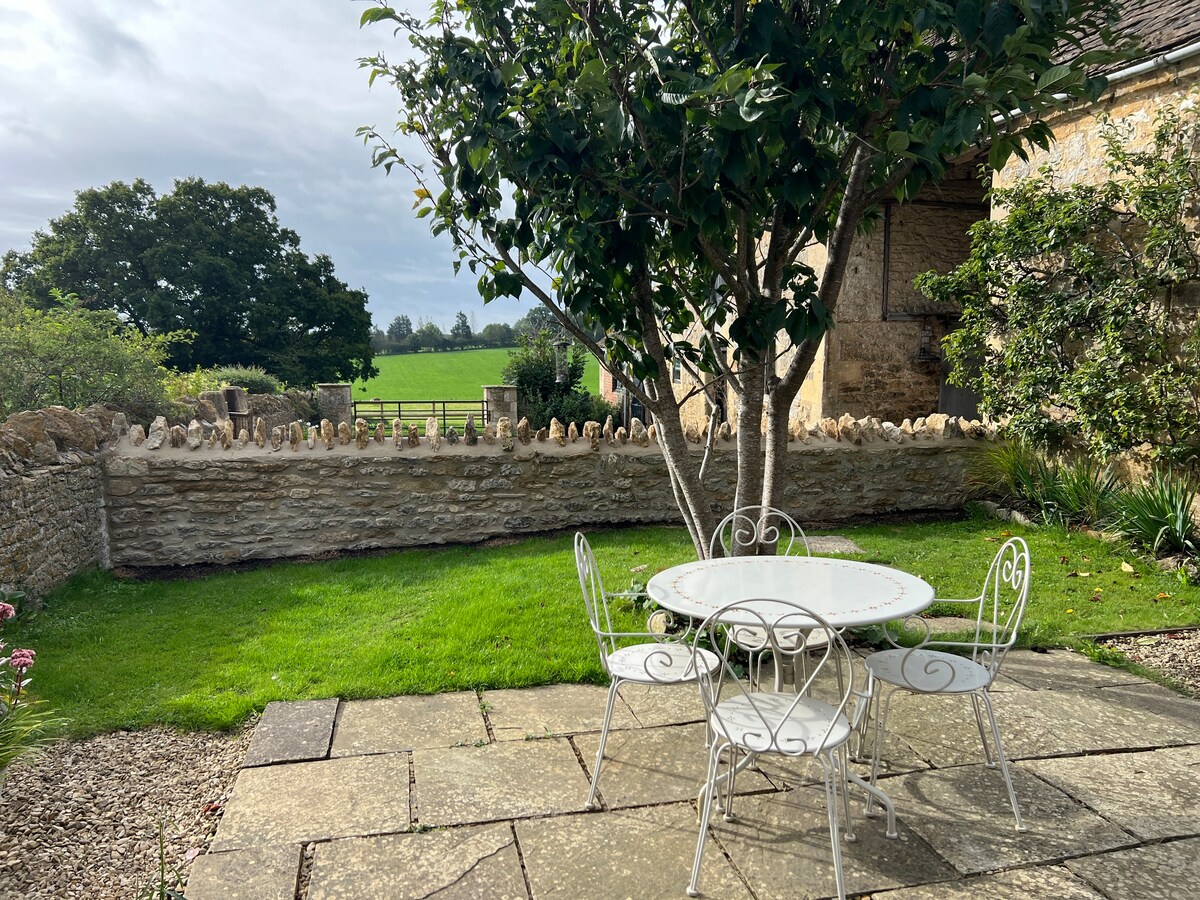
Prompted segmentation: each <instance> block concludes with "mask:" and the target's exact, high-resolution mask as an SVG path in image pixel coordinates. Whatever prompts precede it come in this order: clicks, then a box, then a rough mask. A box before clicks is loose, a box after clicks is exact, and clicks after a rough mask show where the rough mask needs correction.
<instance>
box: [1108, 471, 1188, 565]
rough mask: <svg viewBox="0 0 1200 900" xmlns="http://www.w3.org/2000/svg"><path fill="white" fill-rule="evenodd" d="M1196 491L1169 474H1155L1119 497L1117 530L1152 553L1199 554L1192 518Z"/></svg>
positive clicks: (1176, 476)
mask: <svg viewBox="0 0 1200 900" xmlns="http://www.w3.org/2000/svg"><path fill="white" fill-rule="evenodd" d="M1195 502H1196V488H1195V486H1194V485H1192V484H1191V483H1190V482H1188V481H1187V480H1185V479H1184V478H1182V477H1180V476H1178V475H1175V474H1173V473H1171V472H1169V471H1165V470H1159V471H1156V472H1154V473H1153V474H1152V475H1151V476H1150V478H1149V479H1148V480H1147V481H1146V483H1145V484H1143V485H1138V486H1137V487H1132V488H1129V489H1128V490H1127V491H1126V492H1125V494H1124V496H1123V497H1122V498H1121V509H1120V520H1119V527H1120V529H1121V531H1122V533H1123V534H1124V535H1125V536H1126V537H1127V538H1129V540H1131V541H1133V542H1134V543H1138V544H1141V545H1142V546H1144V547H1147V548H1148V549H1149V550H1150V551H1151V552H1152V553H1154V554H1156V555H1160V556H1165V555H1168V554H1171V553H1188V554H1190V555H1193V556H1194V555H1196V554H1197V553H1198V552H1200V549H1198V548H1200V534H1198V531H1200V529H1197V526H1196V520H1195V518H1194V517H1193V516H1192V505H1193V504H1194V503H1195Z"/></svg>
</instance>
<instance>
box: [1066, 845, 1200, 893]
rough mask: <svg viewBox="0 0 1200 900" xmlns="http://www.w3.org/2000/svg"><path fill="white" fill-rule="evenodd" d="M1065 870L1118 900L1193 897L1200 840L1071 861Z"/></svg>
mask: <svg viewBox="0 0 1200 900" xmlns="http://www.w3.org/2000/svg"><path fill="white" fill-rule="evenodd" d="M1067 868H1068V869H1070V870H1071V871H1072V872H1074V873H1075V874H1076V875H1078V876H1079V877H1080V878H1082V879H1083V880H1084V881H1086V882H1088V883H1089V884H1093V885H1095V886H1096V887H1097V888H1099V889H1100V890H1101V891H1103V892H1104V893H1105V895H1106V896H1109V897H1120V898H1121V900H1179V898H1180V897H1193V896H1195V895H1196V894H1197V892H1198V891H1200V888H1198V886H1200V839H1198V838H1193V839H1191V840H1184V841H1170V842H1169V843H1164V844H1154V845H1152V846H1149V847H1135V848H1134V849H1132V850H1120V851H1118V852H1116V853H1105V854H1103V855H1101V856H1086V857H1084V858H1083V859H1071V860H1067Z"/></svg>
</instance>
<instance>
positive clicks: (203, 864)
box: [187, 843, 303, 900]
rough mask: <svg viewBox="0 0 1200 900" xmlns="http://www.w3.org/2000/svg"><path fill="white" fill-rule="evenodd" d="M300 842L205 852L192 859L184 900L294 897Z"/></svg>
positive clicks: (248, 899) (291, 898)
mask: <svg viewBox="0 0 1200 900" xmlns="http://www.w3.org/2000/svg"><path fill="white" fill-rule="evenodd" d="M302 850H303V848H302V847H301V846H300V844H298V843H297V844H290V845H287V844H278V845H275V846H271V847H247V848H245V849H244V850H229V851H226V852H225V853H209V854H207V855H205V856H201V857H198V858H197V859H196V861H195V862H193V863H192V871H191V874H190V875H189V876H188V882H187V896H188V900H294V898H295V896H296V881H297V879H298V878H299V875H300V859H301V854H302Z"/></svg>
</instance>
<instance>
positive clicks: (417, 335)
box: [413, 322, 450, 350]
mask: <svg viewBox="0 0 1200 900" xmlns="http://www.w3.org/2000/svg"><path fill="white" fill-rule="evenodd" d="M413 338H414V340H415V344H416V349H419V350H445V349H446V347H447V346H449V343H450V341H449V340H448V339H447V338H446V335H445V334H443V333H442V329H440V328H438V327H437V325H435V324H434V323H433V322H425V323H424V324H422V325H421V327H419V328H418V329H417V330H416V331H415V332H414V333H413Z"/></svg>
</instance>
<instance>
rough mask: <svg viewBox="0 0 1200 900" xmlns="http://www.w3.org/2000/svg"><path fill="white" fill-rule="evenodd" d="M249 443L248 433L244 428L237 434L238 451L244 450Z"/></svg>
mask: <svg viewBox="0 0 1200 900" xmlns="http://www.w3.org/2000/svg"><path fill="white" fill-rule="evenodd" d="M249 443H250V432H248V431H247V430H246V429H245V428H243V429H242V430H241V431H239V432H238V449H239V450H245V449H246V445H247V444H249Z"/></svg>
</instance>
